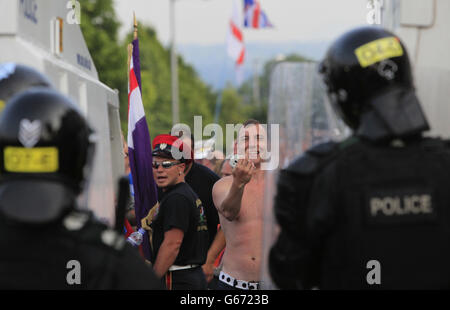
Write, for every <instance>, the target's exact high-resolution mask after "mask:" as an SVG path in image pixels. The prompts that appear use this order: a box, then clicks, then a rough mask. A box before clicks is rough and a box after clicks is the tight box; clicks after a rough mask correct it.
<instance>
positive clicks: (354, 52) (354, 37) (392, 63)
mask: <svg viewBox="0 0 450 310" xmlns="http://www.w3.org/2000/svg"><path fill="white" fill-rule="evenodd" d="M319 71H320V73H321V74H322V75H323V79H324V82H325V84H326V86H327V88H328V90H327V91H328V94H329V97H330V101H331V103H332V105H333V107H334V108H335V110H336V111H337V113H338V114H339V115H340V116H341V118H342V119H343V120H344V122H345V123H346V124H347V125H348V126H350V127H351V128H352V129H354V130H357V131H358V133H360V134H361V135H363V136H367V137H368V138H371V139H379V138H385V137H404V136H409V135H414V134H417V133H420V132H422V131H424V130H428V129H429V127H428V123H427V121H426V119H425V115H424V113H423V111H422V109H421V107H420V103H419V101H418V99H417V97H416V95H415V90H414V85H413V78H412V73H411V65H410V62H409V59H408V54H407V51H406V48H405V46H404V45H403V43H402V42H401V41H400V39H399V38H398V37H397V36H395V35H394V34H392V33H390V32H389V31H386V30H384V29H382V28H379V27H373V26H372V27H370V26H367V27H361V28H356V29H354V30H351V31H349V32H347V33H345V34H344V35H342V36H341V37H339V38H338V39H337V40H336V41H335V42H334V43H333V44H332V45H331V47H330V48H329V50H328V52H327V54H326V56H325V59H324V60H323V61H322V63H321V64H320V66H319Z"/></svg>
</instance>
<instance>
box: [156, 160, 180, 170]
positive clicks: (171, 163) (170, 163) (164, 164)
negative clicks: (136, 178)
mask: <svg viewBox="0 0 450 310" xmlns="http://www.w3.org/2000/svg"><path fill="white" fill-rule="evenodd" d="M179 164H180V163H179V162H177V161H163V162H159V163H158V162H156V161H154V162H153V163H152V166H153V168H155V169H158V168H159V166H162V167H163V168H164V169H169V168H170V167H173V166H176V165H179Z"/></svg>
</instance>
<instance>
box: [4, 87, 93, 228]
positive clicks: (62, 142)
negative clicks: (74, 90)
mask: <svg viewBox="0 0 450 310" xmlns="http://www.w3.org/2000/svg"><path fill="white" fill-rule="evenodd" d="M92 133H93V132H92V130H91V128H90V127H89V125H88V123H87V121H86V120H85V118H84V117H83V116H82V115H81V113H80V112H79V111H78V108H77V107H76V106H75V104H74V103H73V102H72V101H71V100H70V99H68V98H67V97H65V96H63V95H61V94H60V93H58V92H56V91H55V90H52V89H45V88H34V89H30V90H27V91H25V92H22V93H21V94H19V95H17V96H14V97H13V98H12V99H11V100H10V101H8V102H7V104H6V107H5V109H4V110H3V113H1V114H0V212H2V213H3V214H4V215H5V216H6V217H8V218H10V219H13V220H16V221H20V222H30V223H46V222H50V221H53V220H56V219H58V218H59V217H60V216H62V215H64V214H65V211H68V210H70V209H72V208H73V207H74V206H75V199H76V197H77V195H78V194H79V193H80V192H81V190H82V188H83V182H84V172H85V171H87V170H86V169H90V167H89V166H90V165H91V162H92V156H93V147H94V144H93V142H92V139H91V135H92Z"/></svg>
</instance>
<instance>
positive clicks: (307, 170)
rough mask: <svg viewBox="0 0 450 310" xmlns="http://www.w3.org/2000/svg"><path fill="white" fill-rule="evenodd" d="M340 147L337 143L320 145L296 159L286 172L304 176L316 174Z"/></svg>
mask: <svg viewBox="0 0 450 310" xmlns="http://www.w3.org/2000/svg"><path fill="white" fill-rule="evenodd" d="M338 145H339V144H338V143H336V142H327V143H322V144H319V145H317V146H315V147H313V148H311V149H309V150H308V151H306V153H305V154H303V155H302V156H300V157H298V158H296V159H295V160H294V161H293V162H292V163H291V164H290V165H289V166H288V167H287V168H286V169H285V170H286V171H287V172H292V173H295V174H302V175H310V174H314V173H315V172H316V171H317V170H319V169H320V168H321V167H322V166H323V165H324V164H325V163H326V162H327V161H328V160H329V159H330V158H332V157H333V155H334V154H335V153H336V152H337V151H338Z"/></svg>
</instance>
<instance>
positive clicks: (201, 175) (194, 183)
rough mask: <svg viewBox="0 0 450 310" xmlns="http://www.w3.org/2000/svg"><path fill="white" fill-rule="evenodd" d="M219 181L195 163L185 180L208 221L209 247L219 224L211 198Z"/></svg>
mask: <svg viewBox="0 0 450 310" xmlns="http://www.w3.org/2000/svg"><path fill="white" fill-rule="evenodd" d="M219 179H220V178H219V176H218V175H217V174H215V173H214V172H213V171H211V169H209V168H208V167H205V166H203V165H200V164H197V163H195V162H194V163H193V165H192V168H191V170H190V171H189V173H188V174H187V175H186V178H185V180H186V183H187V184H189V186H190V187H192V189H193V190H194V192H195V193H196V194H197V195H198V197H199V198H200V200H201V201H202V204H203V206H204V207H205V215H206V219H207V220H208V232H209V243H208V245H209V246H210V245H211V243H212V242H213V241H214V237H215V236H216V233H217V225H218V224H219V214H218V213H217V209H216V207H215V206H214V202H213V198H212V189H213V186H214V184H215V183H216V182H217V181H218V180H219Z"/></svg>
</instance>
